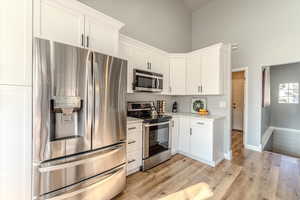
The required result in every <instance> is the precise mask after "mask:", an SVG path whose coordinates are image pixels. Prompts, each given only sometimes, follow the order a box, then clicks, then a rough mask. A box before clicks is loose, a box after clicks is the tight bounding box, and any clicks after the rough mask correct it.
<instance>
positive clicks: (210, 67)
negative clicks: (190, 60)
mask: <svg viewBox="0 0 300 200" xmlns="http://www.w3.org/2000/svg"><path fill="white" fill-rule="evenodd" d="M220 53H221V51H220V46H219V45H218V46H212V47H208V48H205V49H204V50H203V52H202V59H201V82H202V94H204V95H219V94H222V93H223V69H222V68H221V64H220V62H221V57H220Z"/></svg>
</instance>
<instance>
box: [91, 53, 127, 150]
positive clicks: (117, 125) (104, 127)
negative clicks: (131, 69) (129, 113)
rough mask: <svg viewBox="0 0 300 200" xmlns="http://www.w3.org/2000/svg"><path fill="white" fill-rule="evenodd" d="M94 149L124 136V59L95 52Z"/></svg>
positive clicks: (122, 139) (125, 63)
mask: <svg viewBox="0 0 300 200" xmlns="http://www.w3.org/2000/svg"><path fill="white" fill-rule="evenodd" d="M93 57H94V61H93V71H94V93H95V114H94V126H93V127H94V128H93V142H92V143H93V144H92V145H93V146H92V147H93V149H97V148H102V147H105V146H109V145H113V144H116V143H119V142H121V141H124V140H125V139H126V121H127V120H126V99H125V94H126V88H127V87H126V86H127V83H126V81H127V61H125V60H121V59H118V58H114V57H111V56H106V55H103V54H99V53H94V56H93Z"/></svg>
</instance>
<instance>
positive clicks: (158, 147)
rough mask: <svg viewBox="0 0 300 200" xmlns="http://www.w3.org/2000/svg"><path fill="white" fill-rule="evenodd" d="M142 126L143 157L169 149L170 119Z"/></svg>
mask: <svg viewBox="0 0 300 200" xmlns="http://www.w3.org/2000/svg"><path fill="white" fill-rule="evenodd" d="M143 126H144V127H143V159H147V158H149V157H151V156H154V155H157V154H159V153H161V152H164V151H167V150H169V149H170V147H171V142H170V141H171V134H170V121H168V122H162V123H157V124H149V123H148V124H144V125H143Z"/></svg>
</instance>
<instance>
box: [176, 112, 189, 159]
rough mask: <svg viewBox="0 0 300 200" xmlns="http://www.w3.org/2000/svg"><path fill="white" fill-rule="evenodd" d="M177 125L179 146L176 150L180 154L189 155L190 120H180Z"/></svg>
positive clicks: (184, 118)
mask: <svg viewBox="0 0 300 200" xmlns="http://www.w3.org/2000/svg"><path fill="white" fill-rule="evenodd" d="M179 121H180V125H179V128H180V129H179V131H180V133H179V146H178V150H179V151H180V152H182V153H186V154H188V153H190V120H189V118H186V117H181V118H180V120H179Z"/></svg>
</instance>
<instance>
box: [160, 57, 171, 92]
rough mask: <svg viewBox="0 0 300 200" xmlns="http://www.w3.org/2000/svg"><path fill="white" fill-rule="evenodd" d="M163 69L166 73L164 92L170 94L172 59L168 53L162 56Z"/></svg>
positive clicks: (164, 73) (163, 72)
mask: <svg viewBox="0 0 300 200" xmlns="http://www.w3.org/2000/svg"><path fill="white" fill-rule="evenodd" d="M161 70H162V72H161V73H162V74H163V75H164V80H163V92H162V94H164V95H169V94H170V92H171V88H170V61H169V56H168V55H163V56H162V62H161Z"/></svg>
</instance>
